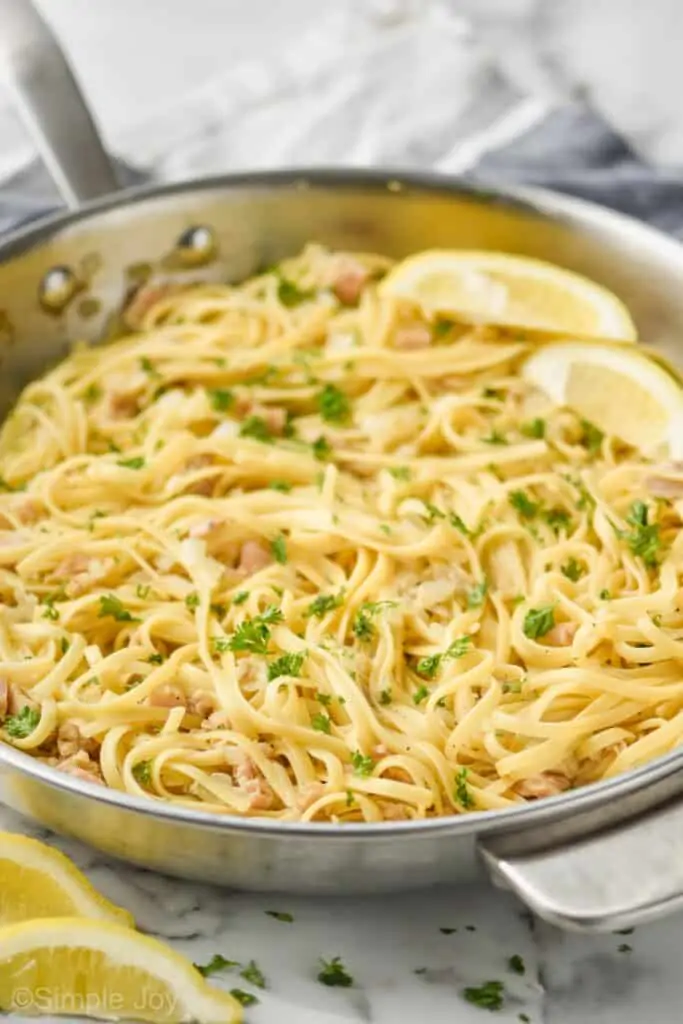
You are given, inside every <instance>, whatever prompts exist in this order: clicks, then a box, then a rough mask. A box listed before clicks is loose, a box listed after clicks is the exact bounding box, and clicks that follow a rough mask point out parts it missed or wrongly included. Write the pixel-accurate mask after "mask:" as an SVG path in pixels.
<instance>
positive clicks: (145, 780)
mask: <svg viewBox="0 0 683 1024" xmlns="http://www.w3.org/2000/svg"><path fill="white" fill-rule="evenodd" d="M133 777H134V778H135V779H137V781H138V782H139V783H140V785H141V786H149V784H150V782H151V781H152V762H151V761H138V763H137V764H136V765H133Z"/></svg>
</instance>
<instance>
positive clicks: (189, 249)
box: [175, 224, 218, 267]
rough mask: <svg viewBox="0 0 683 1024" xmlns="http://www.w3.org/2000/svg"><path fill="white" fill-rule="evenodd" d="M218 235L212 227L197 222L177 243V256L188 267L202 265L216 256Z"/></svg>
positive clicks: (184, 232) (187, 229)
mask: <svg viewBox="0 0 683 1024" xmlns="http://www.w3.org/2000/svg"><path fill="white" fill-rule="evenodd" d="M217 248H218V246H217V244H216V236H215V235H214V233H213V231H212V230H211V228H207V227H206V225H202V224H197V225H194V226H193V227H190V228H186V230H185V231H183V233H182V235H181V236H180V238H179V239H178V241H177V243H176V250H175V253H176V256H177V258H178V260H179V262H180V263H182V264H183V265H184V266H187V267H196V266H201V265H202V264H204V263H208V262H210V261H211V260H212V259H214V258H215V256H216V251H217Z"/></svg>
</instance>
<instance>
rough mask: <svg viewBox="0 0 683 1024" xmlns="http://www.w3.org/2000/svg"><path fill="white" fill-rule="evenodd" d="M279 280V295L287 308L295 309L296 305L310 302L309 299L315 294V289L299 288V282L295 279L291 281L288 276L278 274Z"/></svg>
mask: <svg viewBox="0 0 683 1024" xmlns="http://www.w3.org/2000/svg"><path fill="white" fill-rule="evenodd" d="M278 277H279V280H278V284H277V297H278V299H279V300H280V302H281V303H282V305H283V306H286V307H287V309H293V308H294V307H295V306H300V305H301V303H302V302H308V300H309V299H311V298H313V296H314V295H315V292H314V291H311V290H309V289H304V288H299V285H298V284H295V282H294V281H290V280H289V278H287V277H282V276H281V275H278Z"/></svg>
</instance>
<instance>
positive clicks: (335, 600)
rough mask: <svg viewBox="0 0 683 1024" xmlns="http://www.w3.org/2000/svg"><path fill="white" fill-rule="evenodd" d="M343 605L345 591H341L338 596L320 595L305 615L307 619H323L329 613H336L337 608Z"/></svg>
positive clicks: (312, 602)
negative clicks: (311, 617)
mask: <svg viewBox="0 0 683 1024" xmlns="http://www.w3.org/2000/svg"><path fill="white" fill-rule="evenodd" d="M343 603H344V591H343V590H340V591H339V593H338V594H318V596H317V597H316V598H314V599H313V601H311V603H310V604H309V606H308V608H307V609H306V612H305V615H306V616H307V617H309V616H311V615H313V616H314V617H315V618H316V619H322V617H323V616H324V615H327V613H328V612H331V611H334V609H335V608H339V607H341V605H342V604H343Z"/></svg>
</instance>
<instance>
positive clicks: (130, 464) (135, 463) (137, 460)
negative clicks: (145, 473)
mask: <svg viewBox="0 0 683 1024" xmlns="http://www.w3.org/2000/svg"><path fill="white" fill-rule="evenodd" d="M116 463H117V465H119V466H124V467H125V468H126V469H142V467H143V466H144V465H145V459H144V457H143V456H142V455H135V456H134V457H133V458H132V459H117V460H116Z"/></svg>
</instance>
